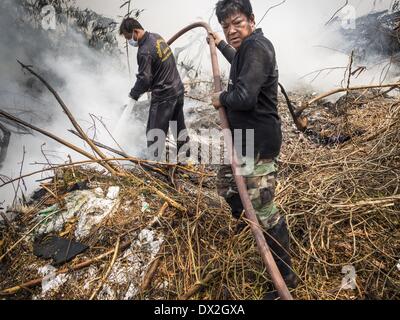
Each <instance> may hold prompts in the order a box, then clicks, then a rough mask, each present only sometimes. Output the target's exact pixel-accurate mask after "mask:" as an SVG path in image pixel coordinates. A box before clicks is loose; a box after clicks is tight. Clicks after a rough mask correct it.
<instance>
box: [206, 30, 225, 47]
mask: <svg viewBox="0 0 400 320" xmlns="http://www.w3.org/2000/svg"><path fill="white" fill-rule="evenodd" d="M210 37H212V38H213V39H214V41H215V45H219V43H220V42H221V41H222V38H221V37H220V36H219V34H218V33H216V32H209V33H208V37H207V43H208V44H210Z"/></svg>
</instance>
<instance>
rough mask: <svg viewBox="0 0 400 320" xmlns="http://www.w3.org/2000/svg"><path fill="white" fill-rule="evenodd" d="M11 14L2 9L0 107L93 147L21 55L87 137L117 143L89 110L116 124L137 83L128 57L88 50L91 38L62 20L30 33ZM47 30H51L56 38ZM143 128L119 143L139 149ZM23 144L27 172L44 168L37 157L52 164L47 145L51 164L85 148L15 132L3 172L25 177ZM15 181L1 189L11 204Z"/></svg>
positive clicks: (129, 130)
mask: <svg viewBox="0 0 400 320" xmlns="http://www.w3.org/2000/svg"><path fill="white" fill-rule="evenodd" d="M6 1H8V0H6ZM13 18H14V19H15V17H12V16H11V14H10V12H7V11H1V12H0V25H1V30H2V33H1V35H0V43H1V50H0V71H1V73H0V108H1V109H2V110H5V111H7V112H9V113H12V114H14V115H17V116H19V117H21V118H23V119H24V120H26V121H29V122H32V123H33V124H34V125H36V126H39V127H41V128H43V129H45V130H47V131H49V132H52V133H54V134H55V135H57V136H59V137H60V138H62V139H65V140H66V141H69V142H71V143H72V144H75V145H76V146H78V147H80V148H84V149H86V150H89V149H88V148H87V146H85V144H84V143H83V142H82V141H81V140H80V139H79V138H77V137H75V136H73V135H72V134H70V133H69V132H68V129H74V128H73V126H72V124H71V123H70V121H69V120H68V118H67V116H66V115H65V114H64V113H63V111H62V109H61V107H60V106H59V104H58V103H57V101H56V100H55V99H54V97H53V96H52V95H50V94H49V92H48V91H47V89H45V87H44V86H43V85H42V84H41V83H39V82H38V81H37V80H35V79H34V78H33V77H32V76H31V75H30V74H29V73H28V72H26V71H25V72H23V71H22V68H21V67H20V66H19V65H18V63H17V61H16V59H20V60H21V61H22V62H24V63H26V64H28V65H29V64H32V65H33V66H34V70H35V71H36V72H38V73H39V74H41V75H42V76H43V77H44V78H45V79H46V80H48V82H49V83H50V84H51V85H53V87H54V88H55V89H56V90H57V92H58V93H59V94H60V96H61V97H62V99H63V100H64V102H65V103H66V105H67V106H68V108H69V109H70V111H71V112H72V114H73V115H74V116H75V117H76V120H77V121H78V122H79V123H80V125H81V126H82V127H83V129H84V131H86V132H87V133H88V134H89V136H91V137H95V138H96V140H100V141H101V142H102V143H104V144H108V145H111V146H112V147H116V146H115V144H114V143H113V141H112V139H111V138H110V136H109V135H108V133H107V131H106V130H105V129H104V127H103V126H102V125H101V123H100V122H99V121H96V126H94V125H93V119H92V118H91V116H90V114H93V115H95V116H96V117H97V118H99V119H101V120H102V121H103V122H104V123H105V125H106V126H107V128H108V129H109V130H110V131H113V130H114V129H115V128H114V127H115V125H116V123H117V122H118V119H119V117H120V114H121V112H122V110H123V106H124V105H125V104H126V103H127V101H128V93H129V90H130V88H131V86H132V81H131V80H130V79H129V75H128V71H127V69H126V67H125V62H122V58H123V56H122V55H121V56H120V55H114V56H111V55H108V54H106V53H101V52H98V51H96V50H94V49H92V48H90V47H89V46H88V44H87V39H86V38H84V37H83V36H82V35H81V34H79V33H78V32H76V31H74V29H73V28H69V29H67V30H66V29H65V28H64V27H62V26H57V29H56V30H55V31H52V30H51V31H44V30H29V28H25V29H26V30H24V33H17V32H15V29H14V28H15V21H14V20H13ZM47 32H50V33H51V34H50V38H51V39H52V40H51V41H49V37H48V35H46V33H47ZM143 132H144V124H143V123H139V122H135V123H131V124H130V125H129V126H127V127H126V128H125V129H124V135H123V137H122V138H121V137H120V138H121V139H120V140H119V142H120V145H122V147H123V148H124V150H125V151H126V152H129V153H130V154H132V155H136V154H138V153H140V152H141V150H142V149H143V148H144V146H145V140H144V138H143V139H140V137H144V134H143ZM133 137H134V139H132V138H133ZM142 140H143V141H142ZM44 144H45V145H44ZM24 147H25V150H26V155H25V161H24V168H23V171H22V173H28V172H32V171H35V170H40V169H41V168H42V167H43V166H42V165H32V163H34V162H40V163H43V162H47V160H46V159H45V156H44V155H43V154H42V151H41V148H43V150H44V153H45V155H46V157H47V159H49V161H50V162H52V163H64V162H65V161H67V160H68V155H71V157H72V160H73V161H78V160H83V157H82V156H81V155H80V154H77V153H76V152H74V151H72V150H70V149H68V148H66V147H64V146H62V145H60V144H58V143H57V142H55V141H53V140H51V139H48V138H46V137H44V136H43V135H41V134H39V133H33V135H30V136H27V135H16V134H12V136H11V141H10V146H9V149H8V153H7V158H6V160H5V163H4V165H3V167H2V168H1V172H0V174H1V175H4V176H8V177H18V176H19V175H20V162H21V159H22V153H23V152H22V151H23V148H24ZM44 176H46V174H45V175H44ZM39 178H41V176H40V175H38V176H35V177H32V178H28V179H26V180H25V183H26V187H27V189H28V192H27V193H28V194H29V192H31V191H32V186H37V183H35V179H39ZM16 185H17V183H15V184H14V187H13V186H11V185H10V186H8V187H3V188H1V189H0V203H1V202H2V201H4V200H6V203H7V204H10V203H11V201H12V200H13V198H14V188H15V187H16Z"/></svg>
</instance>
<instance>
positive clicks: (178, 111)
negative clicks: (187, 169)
mask: <svg viewBox="0 0 400 320" xmlns="http://www.w3.org/2000/svg"><path fill="white" fill-rule="evenodd" d="M119 32H120V35H123V36H124V37H125V39H126V40H127V41H128V43H129V45H131V46H133V47H137V48H138V52H137V63H138V70H139V71H138V74H137V79H136V83H135V85H134V87H133V88H132V90H131V91H130V93H129V96H130V97H131V98H132V99H134V100H136V101H137V100H138V99H139V98H140V96H141V95H142V94H144V93H146V92H149V91H151V103H150V111H149V117H148V121H147V128H146V134H147V147H148V150H149V157H150V158H152V159H155V160H160V158H161V156H162V153H163V150H164V147H165V139H166V136H167V135H168V130H169V128H170V125H174V126H175V128H171V129H172V132H173V134H174V137H175V139H176V140H177V151H178V152H179V150H180V149H181V148H182V147H184V146H185V145H186V144H187V143H188V141H189V137H188V136H187V130H186V125H185V118H184V113H183V105H184V87H183V84H182V80H181V77H180V75H179V73H178V69H177V67H176V63H175V58H174V56H173V54H172V51H171V48H170V47H169V46H168V44H167V43H166V42H165V41H164V39H163V38H162V37H161V36H160V35H158V34H156V33H151V32H148V31H145V30H144V29H143V27H142V25H141V24H140V23H139V22H138V21H137V20H136V19H133V18H126V19H124V20H123V21H122V23H121V26H120V31H119ZM185 148H186V149H187V146H186V147H185ZM184 155H185V156H188V155H189V154H188V153H187V152H186V153H184ZM180 156H182V155H180Z"/></svg>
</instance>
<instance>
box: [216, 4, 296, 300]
mask: <svg viewBox="0 0 400 320" xmlns="http://www.w3.org/2000/svg"><path fill="white" fill-rule="evenodd" d="M216 15H217V18H218V21H219V23H220V24H221V26H222V28H223V31H224V34H225V38H226V40H227V42H225V41H224V40H222V39H221V38H220V36H219V35H218V34H216V33H212V34H210V36H212V37H213V38H214V40H215V42H216V45H217V47H218V49H219V50H220V51H221V53H222V54H223V55H224V57H225V58H226V59H227V60H228V61H229V62H230V64H231V71H230V78H229V84H228V88H227V90H226V91H223V92H219V93H216V94H214V95H213V97H212V103H213V105H214V107H215V108H216V109H218V108H220V107H222V106H223V107H225V108H226V112H227V117H228V121H229V125H230V129H231V131H233V130H238V129H239V130H243V131H245V130H246V129H254V141H252V143H254V154H252V155H251V156H252V157H253V158H254V163H255V165H254V168H253V170H252V171H251V172H248V173H246V174H244V176H245V180H246V184H247V188H248V193H249V196H250V198H251V200H252V204H253V206H254V209H255V211H256V214H257V217H258V219H259V221H260V224H261V226H262V227H263V228H264V230H265V238H266V240H267V243H268V245H269V246H270V248H271V251H272V252H273V255H274V258H275V261H276V263H277V265H278V268H279V270H280V272H281V274H282V276H283V278H284V280H285V282H286V284H287V285H288V287H290V288H295V287H296V286H297V282H298V278H297V276H296V274H295V273H294V272H293V269H292V262H291V257H290V254H289V234H288V229H287V225H286V219H285V217H284V216H283V215H282V214H281V212H280V211H279V210H278V208H277V207H276V205H275V204H274V196H275V188H276V183H277V173H278V163H277V159H278V156H279V153H280V149H281V145H282V131H281V120H280V117H279V115H278V109H277V105H278V98H277V95H278V74H279V73H278V66H277V62H276V57H275V50H274V47H273V45H272V43H271V42H270V41H269V40H268V39H267V38H266V37H265V36H264V34H263V31H262V30H261V29H256V27H255V17H254V14H253V10H252V6H251V3H250V1H249V0H221V1H219V2H218V3H217V5H216ZM242 136H243V137H245V134H243V135H242ZM246 143H249V142H248V141H247V140H246V139H245V138H243V141H242V145H245V144H246ZM235 145H236V142H235ZM246 156H247V157H248V156H249V155H246ZM217 185H218V191H219V194H220V195H221V196H223V197H224V198H225V199H226V201H227V203H228V204H229V205H230V207H231V209H232V214H233V216H235V217H236V218H238V219H239V218H240V217H241V215H242V214H243V205H242V202H241V200H240V197H239V193H238V191H237V188H236V185H235V181H234V177H233V173H232V170H231V167H230V166H227V165H224V166H222V167H221V169H220V171H219V173H218V184H217ZM269 297H270V298H274V297H277V294H276V292H275V293H273V295H272V296H269Z"/></svg>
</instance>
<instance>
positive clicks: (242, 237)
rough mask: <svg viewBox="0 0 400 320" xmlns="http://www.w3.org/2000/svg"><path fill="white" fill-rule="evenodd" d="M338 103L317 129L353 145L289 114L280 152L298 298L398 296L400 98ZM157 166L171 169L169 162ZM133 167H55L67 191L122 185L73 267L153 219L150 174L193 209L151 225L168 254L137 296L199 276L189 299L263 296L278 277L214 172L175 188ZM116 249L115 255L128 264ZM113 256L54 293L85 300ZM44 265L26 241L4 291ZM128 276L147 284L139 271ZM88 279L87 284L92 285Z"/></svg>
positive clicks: (11, 262)
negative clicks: (328, 140)
mask: <svg viewBox="0 0 400 320" xmlns="http://www.w3.org/2000/svg"><path fill="white" fill-rule="evenodd" d="M343 108H344V109H343V110H344V112H341V113H339V114H338V113H335V114H333V113H332V112H329V110H328V109H327V110H325V111H324V112H326V114H325V115H324V116H323V117H321V118H320V119H319V121H318V122H316V123H315V125H316V126H317V125H318V128H317V127H316V129H318V130H320V132H322V131H323V126H324V125H325V126H326V128H330V130H331V131H328V130H326V131H325V133H324V134H328V132H329V133H330V134H332V133H333V132H335V133H338V132H343V131H345V133H346V134H349V135H352V136H353V138H352V140H350V141H349V142H346V143H344V144H341V145H334V146H330V147H322V146H320V145H317V144H315V143H314V142H312V141H310V140H309V139H307V138H306V137H305V136H303V135H302V134H299V133H298V132H295V131H294V130H293V129H292V126H291V124H289V122H288V120H287V119H288V116H287V114H286V113H283V119H284V124H285V126H284V127H285V132H286V134H285V138H286V141H285V145H284V148H283V152H282V155H281V159H280V160H281V168H280V170H281V171H280V184H279V186H278V195H277V202H278V203H279V206H280V208H281V210H283V211H284V213H285V214H286V216H287V220H288V223H289V229H290V234H291V239H292V247H291V249H292V255H293V259H294V269H295V271H297V273H298V274H299V276H300V278H301V283H300V285H299V287H298V288H297V289H296V290H294V292H293V295H294V297H295V298H297V299H368V298H375V299H399V298H400V294H399V292H400V290H399V289H400V270H398V268H397V267H396V264H397V263H398V262H399V259H400V253H399V252H400V232H399V230H400V228H399V224H400V216H399V212H400V194H399V175H400V149H399V143H400V104H399V102H398V101H397V100H394V99H389V98H386V99H383V98H379V99H366V100H365V103H364V104H363V105H362V106H360V105H359V104H357V103H354V100H351V99H350V100H348V101H347V102H346V103H345V105H344V107H343ZM324 119H325V120H324ZM324 121H325V122H324ZM312 123H313V122H312ZM332 123H334V124H335V125H332ZM333 129H335V130H333ZM332 130H333V131H332ZM360 130H361V131H362V132H363V133H362V134H361V135H360V134H359V131H360ZM356 131H357V134H355V135H353V134H352V133H355V132H356ZM160 169H162V170H164V172H165V173H166V174H167V173H168V171H167V169H166V168H165V167H162V166H160ZM198 170H199V171H200V172H203V170H205V169H204V168H198ZM204 172H205V171H204ZM132 173H133V174H134V175H135V176H136V177H138V178H140V179H134V181H133V180H131V179H128V178H126V179H125V178H121V179H115V178H110V177H107V176H104V175H103V174H100V173H98V172H96V171H94V170H92V169H88V168H79V169H77V168H75V169H74V171H73V172H72V169H65V170H63V171H62V173H59V174H58V176H59V178H61V179H60V180H59V181H58V182H54V183H53V184H51V185H49V186H48V187H49V188H50V189H51V190H53V192H55V193H56V194H57V195H58V197H59V198H60V199H62V198H63V191H64V190H65V188H66V187H67V186H68V185H70V184H72V183H74V182H76V181H81V180H89V181H90V183H91V184H92V185H99V186H102V187H103V188H106V187H107V186H111V185H119V186H121V188H122V191H121V205H120V207H119V210H118V211H117V212H116V213H115V214H114V215H112V216H111V217H109V218H108V219H107V220H106V221H105V222H104V223H102V224H101V225H99V226H98V228H97V229H96V230H92V233H91V235H90V236H89V237H87V239H85V243H87V244H88V245H90V247H91V248H90V250H89V251H88V252H86V253H85V254H84V255H82V256H80V257H78V258H76V261H73V262H71V263H70V265H74V264H76V262H77V261H84V260H87V259H89V258H93V257H95V256H97V255H99V254H102V253H104V252H106V251H108V250H110V249H113V248H114V247H115V244H116V243H117V239H118V238H119V239H120V241H121V243H124V242H126V241H129V240H132V241H134V240H135V239H136V237H137V233H138V232H139V231H140V230H141V229H143V228H145V227H148V228H149V227H150V225H152V221H153V218H154V216H155V215H157V214H158V213H159V211H160V209H161V208H162V206H163V205H164V201H163V200H161V199H160V198H159V197H158V196H157V195H155V194H154V193H152V192H150V191H149V189H148V187H146V185H145V184H141V183H139V181H144V180H147V181H148V182H151V185H152V186H156V187H157V188H158V189H159V190H162V191H163V192H164V193H165V194H167V195H168V196H169V197H171V198H172V199H174V200H176V201H177V202H178V203H180V204H182V205H184V206H185V207H186V208H187V209H188V212H187V213H181V212H179V211H177V210H176V209H174V208H171V207H168V208H167V210H166V211H165V213H164V214H163V215H162V217H161V218H160V222H159V223H156V224H154V225H153V227H152V228H153V229H154V230H156V233H157V234H158V235H160V236H162V237H163V238H164V244H163V245H162V247H161V249H160V251H159V253H158V255H157V256H158V257H160V258H161V260H160V261H159V265H158V268H156V273H155V277H154V280H153V281H152V282H151V285H150V287H149V288H148V289H147V290H145V291H142V292H139V293H138V295H137V296H136V298H138V299H145V298H146V299H158V298H164V299H177V298H179V297H182V296H184V295H185V294H186V293H187V292H189V291H190V290H191V289H192V288H193V286H194V285H196V284H200V283H202V282H203V281H204V279H206V280H207V283H206V286H205V287H204V288H203V289H202V290H200V291H198V292H197V293H195V295H194V296H193V297H194V298H198V299H261V298H262V297H263V294H264V293H265V291H266V290H267V289H268V288H270V286H271V284H270V282H269V278H268V275H267V274H266V271H265V269H264V267H263V265H262V261H261V258H260V257H259V255H258V252H257V249H256V245H255V241H254V240H253V237H252V235H251V232H250V230H249V228H246V229H245V230H244V231H243V232H241V233H240V234H235V232H234V230H235V227H236V223H237V222H236V221H234V220H233V219H232V218H231V217H230V214H229V210H228V208H227V205H226V204H225V203H224V202H223V201H222V200H221V199H220V198H219V197H218V196H217V195H216V192H215V185H214V178H210V177H206V176H201V174H200V175H199V174H188V173H187V172H183V171H180V170H177V175H176V182H177V184H178V189H179V191H178V190H176V189H175V188H174V187H172V186H171V184H170V183H169V181H168V180H167V179H166V178H165V177H164V176H163V175H159V174H156V173H153V172H149V171H144V170H142V169H141V168H140V167H139V166H135V167H133V168H132ZM208 173H209V172H208ZM141 196H144V197H145V199H146V201H147V202H148V203H149V204H150V208H151V209H150V212H145V213H142V212H141V206H140V201H141V200H140V197H141ZM46 197H47V200H46V201H45V203H46V206H48V205H50V204H51V203H52V202H53V203H55V202H56V199H54V197H53V198H52V196H50V195H49V194H47V195H46ZM59 201H62V200H59ZM39 207H40V205H39ZM41 207H45V205H44V204H43V203H42V204H41ZM37 211H38V208H36V209H35V208H34V209H32V210H31V211H30V212H25V213H24V214H23V215H21V216H20V217H19V219H18V220H17V223H19V224H17V226H16V227H15V229H14V230H11V229H8V230H6V231H5V230H3V231H2V235H3V237H2V242H0V253H2V252H5V250H6V248H9V247H10V246H12V245H13V244H14V243H15V242H16V241H17V240H18V239H19V238H20V237H21V235H22V234H23V232H25V231H26V230H28V229H29V227H31V226H32V222H31V219H32V217H33V216H34V214H35V212H37ZM65 229H66V230H64V234H65V236H67V237H68V235H72V234H73V230H74V224H73V222H71V223H70V224H69V225H67V227H66V228H65ZM121 251H122V252H121V253H120V254H119V255H118V257H117V259H116V261H114V262H115V264H118V263H119V264H120V265H121V264H129V261H128V260H127V259H126V258H124V257H123V252H124V250H121ZM143 254H144V255H145V253H143ZM147 258H148V257H147ZM143 259H146V257H143ZM111 260H112V255H110V256H109V257H108V258H107V259H104V260H103V261H101V262H97V263H96V264H94V265H93V267H91V268H92V269H93V270H94V271H93V274H92V273H90V272H89V270H88V268H87V269H83V270H80V271H76V272H71V273H70V275H71V276H70V277H69V279H68V281H67V282H66V283H65V284H64V285H63V286H62V287H61V288H60V289H59V290H58V291H57V292H53V293H51V295H49V296H47V298H51V299H89V297H90V296H91V294H92V293H93V291H94V290H95V288H96V287H98V285H99V282H101V281H103V280H104V283H105V284H107V277H104V275H106V276H108V274H109V268H110V266H111V262H112V261H111ZM114 262H113V263H112V264H114ZM45 264H46V262H45V261H42V260H39V259H37V258H35V257H34V256H33V255H32V244H31V243H29V242H26V241H23V242H21V244H20V245H18V246H17V247H16V249H15V250H14V251H12V252H11V253H10V254H9V255H8V256H7V258H6V259H5V260H4V261H3V266H2V267H3V270H2V272H1V274H0V289H5V288H7V287H11V286H13V285H16V284H21V283H24V282H26V281H28V280H31V279H34V278H36V277H37V276H38V274H37V268H38V267H40V266H43V265H45ZM348 265H351V266H353V267H354V268H355V271H356V274H357V288H356V289H355V290H350V291H349V290H344V289H343V288H341V281H342V278H343V277H344V274H342V268H343V267H344V266H348ZM89 269H90V268H89ZM106 273H107V274H106ZM129 276H130V277H131V281H132V282H136V283H137V284H138V285H140V283H141V281H142V277H143V274H142V275H129ZM103 278H105V279H103ZM84 284H88V285H87V288H86V289H85V288H84V287H85V286H84ZM128 286H129V283H128V284H124V285H122V286H121V287H119V288H115V291H116V292H118V295H117V296H116V298H118V299H121V298H123V297H124V293H125V292H126V291H127V289H128ZM40 292H41V289H40V287H39V288H37V287H36V288H31V289H26V290H22V291H19V292H18V293H17V294H16V295H14V296H11V297H9V298H17V299H21V298H31V297H32V295H38V294H40ZM99 297H100V298H101V295H100V296H99Z"/></svg>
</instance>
